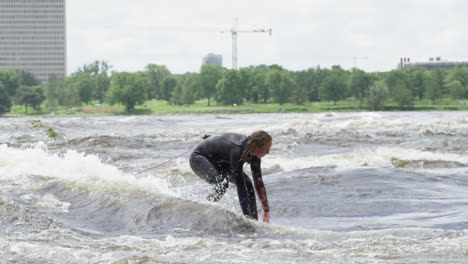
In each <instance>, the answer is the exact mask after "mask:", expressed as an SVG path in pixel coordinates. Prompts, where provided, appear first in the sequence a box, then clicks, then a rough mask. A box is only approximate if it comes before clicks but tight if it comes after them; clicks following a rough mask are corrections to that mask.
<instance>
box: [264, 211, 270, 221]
mask: <svg viewBox="0 0 468 264" xmlns="http://www.w3.org/2000/svg"><path fill="white" fill-rule="evenodd" d="M263 223H270V212H264V213H263Z"/></svg>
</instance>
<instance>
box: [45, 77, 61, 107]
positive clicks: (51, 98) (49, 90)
mask: <svg viewBox="0 0 468 264" xmlns="http://www.w3.org/2000/svg"><path fill="white" fill-rule="evenodd" d="M63 84H64V82H63V80H62V79H59V78H57V76H56V75H55V74H51V75H50V76H49V82H48V84H47V86H46V98H47V101H46V105H47V107H48V108H50V109H56V108H57V106H58V104H59V99H58V98H59V93H60V89H63V88H64V85H63Z"/></svg>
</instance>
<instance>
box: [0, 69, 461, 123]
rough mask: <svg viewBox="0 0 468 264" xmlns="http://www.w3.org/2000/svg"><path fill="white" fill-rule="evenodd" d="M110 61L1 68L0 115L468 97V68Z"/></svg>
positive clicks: (366, 105) (405, 104) (373, 105)
mask: <svg viewBox="0 0 468 264" xmlns="http://www.w3.org/2000/svg"><path fill="white" fill-rule="evenodd" d="M111 68H112V67H111V66H110V65H108V64H107V63H106V62H104V61H95V62H93V63H91V64H88V65H84V66H83V67H81V68H79V69H78V70H77V71H76V72H74V73H72V74H71V75H70V76H68V77H66V78H64V79H60V78H57V77H56V76H54V75H51V76H50V77H49V82H48V84H47V85H45V86H43V85H41V84H40V82H39V81H38V80H37V79H36V78H35V77H34V75H33V74H31V73H27V72H15V71H8V70H6V71H0V115H1V114H3V113H6V112H9V111H10V109H11V106H12V105H13V104H17V105H24V106H25V111H26V113H27V112H28V108H29V109H31V108H32V109H34V110H35V111H40V110H41V107H46V108H47V109H49V110H52V111H53V110H54V109H56V108H58V107H60V106H62V107H81V105H82V104H83V103H85V104H89V103H90V102H96V101H97V102H99V103H109V104H111V105H112V104H116V103H120V104H123V105H125V110H126V111H127V112H132V111H133V110H134V109H135V107H136V106H137V105H141V104H143V103H144V102H145V101H146V100H153V99H156V100H165V101H167V102H168V103H170V104H174V105H190V104H193V103H194V102H195V101H196V100H201V99H205V100H206V101H207V105H208V106H210V105H211V104H212V103H213V102H216V103H217V104H221V105H233V104H237V105H240V104H244V103H270V102H272V103H279V104H281V105H282V104H285V103H294V104H299V105H302V104H308V103H310V102H319V101H329V102H331V103H333V104H336V102H337V101H339V100H343V99H351V100H355V102H356V103H357V104H358V105H359V107H360V108H361V109H369V110H373V111H374V110H383V109H385V106H386V104H388V103H389V102H393V103H395V104H396V105H398V106H399V107H401V108H405V109H407V108H411V107H413V105H414V103H415V101H417V100H422V99H429V100H431V101H437V100H439V101H440V100H442V99H443V98H453V99H467V98H468V68H466V67H464V66H462V65H459V66H457V67H455V68H453V69H450V70H447V69H442V68H435V69H433V70H426V69H424V68H403V69H397V70H392V71H389V72H382V73H368V72H365V71H363V70H360V69H357V68H353V69H351V70H344V69H343V68H341V67H340V66H333V67H331V68H330V69H326V68H320V67H316V68H309V69H306V70H301V71H290V70H287V69H284V68H283V67H281V66H280V65H258V66H250V67H246V68H241V69H239V70H231V69H226V68H223V67H221V66H216V65H203V66H202V67H201V69H200V72H199V73H185V74H172V73H171V72H170V71H169V69H168V68H167V67H166V66H164V65H156V64H149V65H147V66H146V67H145V69H144V70H143V71H138V72H132V73H130V72H116V71H111Z"/></svg>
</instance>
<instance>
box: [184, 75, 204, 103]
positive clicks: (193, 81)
mask: <svg viewBox="0 0 468 264" xmlns="http://www.w3.org/2000/svg"><path fill="white" fill-rule="evenodd" d="M185 77H186V78H185V81H184V85H183V87H184V89H182V90H183V93H184V96H186V97H187V99H190V97H191V98H192V99H190V100H188V101H184V104H193V103H194V102H195V99H198V98H200V97H201V96H200V94H199V93H200V75H199V74H198V73H187V74H186V76H185Z"/></svg>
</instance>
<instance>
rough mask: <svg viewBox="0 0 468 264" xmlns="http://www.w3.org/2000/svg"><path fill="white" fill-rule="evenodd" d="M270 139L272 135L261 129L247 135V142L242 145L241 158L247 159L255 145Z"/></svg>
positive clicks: (263, 143) (262, 143) (258, 145)
mask: <svg viewBox="0 0 468 264" xmlns="http://www.w3.org/2000/svg"><path fill="white" fill-rule="evenodd" d="M271 141H272V137H271V136H270V134H268V133H267V132H265V131H263V130H258V131H255V132H253V133H252V135H250V136H249V137H247V142H246V143H245V146H244V151H243V152H242V156H241V160H242V161H247V158H248V157H249V155H250V154H251V153H252V151H253V150H254V149H255V148H257V147H262V146H263V145H265V144H266V143H268V142H271Z"/></svg>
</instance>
